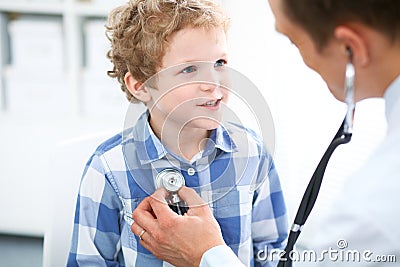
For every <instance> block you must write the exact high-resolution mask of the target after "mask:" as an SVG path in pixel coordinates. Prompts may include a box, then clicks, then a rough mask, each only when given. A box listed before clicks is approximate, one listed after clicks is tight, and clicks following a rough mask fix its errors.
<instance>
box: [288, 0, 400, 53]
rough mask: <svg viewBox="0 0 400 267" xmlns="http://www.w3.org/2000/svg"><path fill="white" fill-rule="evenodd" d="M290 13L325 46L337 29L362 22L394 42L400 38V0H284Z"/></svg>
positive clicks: (318, 43) (320, 46)
mask: <svg viewBox="0 0 400 267" xmlns="http://www.w3.org/2000/svg"><path fill="white" fill-rule="evenodd" d="M281 1H282V2H283V9H284V12H285V13H286V15H287V16H288V17H289V18H290V19H291V20H292V21H293V22H295V23H298V24H300V26H301V27H302V28H304V29H305V30H306V32H308V33H309V34H310V36H311V38H312V39H313V40H314V42H315V43H316V45H317V47H318V48H319V49H322V48H323V47H324V46H325V45H326V44H327V42H328V41H329V40H330V38H332V36H333V32H334V29H335V28H336V27H337V26H339V25H342V24H345V23H348V22H355V21H356V22H360V23H363V24H365V25H367V26H369V27H371V28H373V29H375V30H377V31H379V32H381V33H382V34H384V35H385V36H386V37H387V38H388V39H389V40H390V41H391V42H393V43H394V42H395V41H397V40H399V39H400V15H399V14H400V13H399V12H400V0H301V1H299V0H281Z"/></svg>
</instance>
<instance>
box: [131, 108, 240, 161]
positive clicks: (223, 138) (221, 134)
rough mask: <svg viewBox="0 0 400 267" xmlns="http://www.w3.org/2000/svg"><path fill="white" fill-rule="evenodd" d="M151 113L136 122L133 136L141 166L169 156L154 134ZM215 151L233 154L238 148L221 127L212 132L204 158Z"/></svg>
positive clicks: (147, 112)
mask: <svg viewBox="0 0 400 267" xmlns="http://www.w3.org/2000/svg"><path fill="white" fill-rule="evenodd" d="M148 119H149V111H146V112H144V113H143V114H142V115H141V116H140V117H139V119H138V120H137V122H136V125H135V127H134V130H133V132H132V134H133V136H132V137H133V140H134V143H135V147H136V151H137V154H138V157H139V160H140V163H141V164H147V163H151V162H154V161H156V160H159V159H161V158H163V157H165V156H166V155H167V153H169V152H168V149H167V148H166V147H165V146H164V145H163V144H162V143H161V141H160V139H158V137H157V136H156V135H155V134H154V132H153V130H152V129H151V127H150V124H149V121H148ZM215 149H220V150H221V151H223V152H226V153H231V152H234V151H236V149H237V147H236V145H235V143H234V141H233V139H232V138H231V134H229V132H228V130H227V129H226V128H225V127H223V126H219V127H218V128H217V129H214V130H212V132H211V134H210V137H209V141H208V142H207V145H206V147H205V149H204V152H203V153H202V157H205V156H208V155H211V154H212V153H213V152H214V150H215Z"/></svg>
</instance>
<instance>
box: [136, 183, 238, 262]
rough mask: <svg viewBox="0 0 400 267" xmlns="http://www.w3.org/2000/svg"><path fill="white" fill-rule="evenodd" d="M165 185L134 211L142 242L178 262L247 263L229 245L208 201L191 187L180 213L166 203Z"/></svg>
mask: <svg viewBox="0 0 400 267" xmlns="http://www.w3.org/2000/svg"><path fill="white" fill-rule="evenodd" d="M166 194H167V193H166V191H165V190H164V189H159V190H157V191H156V192H155V193H154V194H153V195H152V196H150V197H148V198H146V199H144V200H143V201H142V203H141V204H140V205H139V206H138V207H137V208H136V210H135V211H134V212H133V219H134V221H135V223H134V224H133V225H132V231H133V233H134V234H135V235H139V234H140V233H142V230H143V229H145V231H146V232H145V233H144V234H142V236H141V237H142V240H141V241H140V242H141V244H142V245H143V246H144V247H145V248H146V249H148V250H149V251H150V252H152V253H153V254H154V255H155V256H156V257H158V258H160V259H162V260H165V261H167V262H169V263H171V264H173V265H175V266H196V267H197V266H201V267H214V266H219V267H224V266H230V267H243V266H244V265H243V264H242V263H241V262H240V261H239V259H238V258H237V257H236V255H235V254H234V253H233V251H232V250H231V249H230V248H229V247H228V246H226V244H225V242H224V240H223V238H222V234H221V229H220V227H219V225H218V223H217V221H216V220H215V218H214V217H213V215H212V213H211V211H210V209H209V207H208V205H207V204H206V203H204V201H203V200H202V199H201V198H200V197H199V196H198V195H197V193H196V192H195V191H194V190H192V189H190V188H187V187H183V188H182V189H181V190H180V191H179V196H180V198H181V199H183V200H184V201H185V202H186V203H187V204H188V205H189V206H190V208H189V210H188V212H187V213H186V214H185V215H184V216H181V215H177V214H176V213H174V212H173V211H172V210H171V209H170V208H169V207H168V205H167V204H166V202H165V196H166Z"/></svg>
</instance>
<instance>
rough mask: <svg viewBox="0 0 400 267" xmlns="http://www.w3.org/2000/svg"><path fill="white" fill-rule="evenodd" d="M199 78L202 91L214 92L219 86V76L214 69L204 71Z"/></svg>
mask: <svg viewBox="0 0 400 267" xmlns="http://www.w3.org/2000/svg"><path fill="white" fill-rule="evenodd" d="M201 76H202V77H201V78H202V79H201V82H200V89H201V90H202V91H211V90H215V89H216V88H219V87H220V86H221V84H220V77H219V74H218V72H217V71H215V70H214V68H212V69H211V70H207V71H205V70H204V71H203V73H202V75H201Z"/></svg>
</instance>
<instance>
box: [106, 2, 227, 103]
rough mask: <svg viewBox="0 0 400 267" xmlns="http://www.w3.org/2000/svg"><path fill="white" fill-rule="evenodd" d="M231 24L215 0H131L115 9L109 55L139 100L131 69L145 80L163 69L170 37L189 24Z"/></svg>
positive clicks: (108, 28) (108, 31)
mask: <svg viewBox="0 0 400 267" xmlns="http://www.w3.org/2000/svg"><path fill="white" fill-rule="evenodd" d="M220 26H222V27H223V28H224V30H225V31H227V29H228V27H229V18H228V17H227V16H226V14H225V13H224V12H223V11H222V9H221V7H220V5H219V4H217V3H216V2H215V1H212V0H129V1H128V3H126V4H125V5H123V6H120V7H117V8H116V9H114V10H113V11H111V13H110V15H109V18H108V22H107V25H106V35H107V38H108V39H109V40H110V42H111V49H110V50H109V51H108V52H107V57H108V58H109V59H110V61H111V62H112V63H113V65H114V67H113V70H110V71H108V72H107V74H108V75H109V76H110V77H112V78H116V79H117V80H118V82H119V83H120V84H121V89H122V91H124V92H125V94H126V96H127V98H128V100H129V101H131V102H139V100H138V99H136V98H135V97H134V96H133V95H132V94H131V93H130V92H129V90H128V89H127V87H126V85H125V82H124V77H125V74H126V73H127V72H130V73H131V74H132V76H133V77H134V78H135V79H136V80H137V81H139V82H142V83H144V82H145V81H146V80H147V79H149V78H150V77H151V76H153V75H154V74H156V73H157V71H159V70H160V68H161V63H162V58H163V56H164V54H165V51H166V48H167V47H168V37H169V36H170V35H171V34H173V33H174V32H177V31H179V30H182V29H184V28H186V27H193V28H206V29H207V28H211V27H220Z"/></svg>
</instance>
